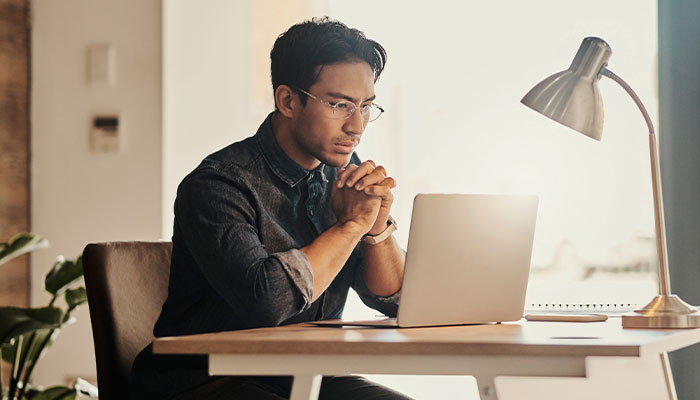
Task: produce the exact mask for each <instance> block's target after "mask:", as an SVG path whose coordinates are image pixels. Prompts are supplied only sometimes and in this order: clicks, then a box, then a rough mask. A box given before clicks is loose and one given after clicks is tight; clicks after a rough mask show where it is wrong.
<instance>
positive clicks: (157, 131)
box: [31, 0, 162, 384]
mask: <svg viewBox="0 0 700 400" xmlns="http://www.w3.org/2000/svg"><path fill="white" fill-rule="evenodd" d="M32 6H33V10H32V12H33V23H32V71H31V73H32V89H31V90H32V92H31V99H32V104H31V110H32V111H31V124H32V140H31V141H32V144H31V151H32V164H31V171H32V172H31V190H32V193H31V215H32V221H31V230H32V231H33V232H36V233H39V234H41V235H44V236H46V237H47V238H49V240H50V241H51V247H50V248H49V249H48V250H44V251H41V252H38V253H36V254H35V255H33V256H32V260H31V276H32V284H31V289H32V294H31V303H32V305H34V306H40V305H45V304H46V303H47V302H48V300H49V297H48V295H47V294H45V292H44V291H43V288H42V284H43V277H44V275H45V273H46V272H47V271H48V269H49V268H50V267H51V265H52V263H53V260H54V257H55V256H56V255H59V254H64V255H65V256H66V257H75V256H77V255H78V254H80V253H81V252H82V250H83V248H84V247H85V245H86V244H87V243H89V242H99V241H110V240H139V239H143V240H155V239H159V238H160V237H161V216H162V213H161V179H162V175H161V4H160V0H148V1H145V0H100V1H95V0H62V1H53V0H35V1H33V2H32ZM98 43H109V44H112V45H113V46H114V48H115V50H116V85H115V87H113V88H109V87H101V88H99V87H91V86H90V85H88V83H87V79H86V76H87V73H86V66H87V47H88V46H89V45H92V44H98ZM100 112H116V113H118V114H119V115H120V116H121V125H122V126H121V134H122V139H123V148H122V151H121V152H119V153H95V152H92V151H91V150H90V147H89V140H88V139H89V126H90V122H91V118H92V116H93V115H94V114H95V113H100ZM75 316H76V317H77V320H78V322H77V323H76V324H75V325H72V326H69V327H66V328H65V329H64V330H63V331H62V332H61V334H60V336H59V337H58V340H57V341H56V344H55V345H54V346H53V348H52V349H51V350H50V351H49V352H48V353H47V355H46V357H45V358H44V360H42V362H41V363H40V364H39V365H38V367H37V369H36V371H35V379H34V380H35V382H36V383H39V384H58V383H64V381H65V380H70V379H71V378H73V377H75V376H82V377H86V378H94V377H95V371H94V369H95V364H94V352H93V345H92V333H91V330H90V320H89V315H88V309H87V307H82V309H81V310H79V311H78V312H77V313H76V314H75Z"/></svg>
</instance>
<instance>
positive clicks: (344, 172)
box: [335, 164, 358, 188]
mask: <svg viewBox="0 0 700 400" xmlns="http://www.w3.org/2000/svg"><path fill="white" fill-rule="evenodd" d="M357 168H358V166H357V165H355V164H348V165H347V166H346V167H345V168H340V169H339V170H338V180H337V181H335V185H336V186H337V187H338V188H342V187H343V186H345V181H346V180H347V179H348V177H349V176H350V174H351V173H352V171H354V170H356V169H357Z"/></svg>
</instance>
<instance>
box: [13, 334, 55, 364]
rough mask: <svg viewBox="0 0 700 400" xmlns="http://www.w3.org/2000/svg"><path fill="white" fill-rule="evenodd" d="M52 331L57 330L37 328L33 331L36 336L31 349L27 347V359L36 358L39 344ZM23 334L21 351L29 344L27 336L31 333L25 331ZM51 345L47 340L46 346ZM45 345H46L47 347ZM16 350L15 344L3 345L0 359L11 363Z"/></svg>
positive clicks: (25, 349)
mask: <svg viewBox="0 0 700 400" xmlns="http://www.w3.org/2000/svg"><path fill="white" fill-rule="evenodd" d="M52 332H58V330H54V331H52V330H51V329H39V330H36V331H34V332H33V333H34V334H36V338H35V339H34V345H33V346H32V348H31V349H29V354H27V360H34V359H38V358H39V357H38V356H39V355H38V354H37V353H38V352H39V351H40V346H41V343H43V342H44V341H45V340H46V337H47V336H49V335H50V334H51V333H52ZM23 336H24V340H22V350H21V351H23V352H24V351H27V346H28V345H29V337H30V336H31V333H27V334H25V335H23ZM50 345H51V342H50V341H49V343H48V346H50ZM48 346H47V347H48ZM16 351H17V345H16V344H15V345H13V346H7V345H5V346H3V348H2V359H3V360H5V361H6V362H8V363H10V364H11V363H12V362H14V360H15V352H16Z"/></svg>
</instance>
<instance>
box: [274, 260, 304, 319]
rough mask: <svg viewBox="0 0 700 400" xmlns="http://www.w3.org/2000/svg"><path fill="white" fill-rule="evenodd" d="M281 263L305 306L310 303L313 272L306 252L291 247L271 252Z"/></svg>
mask: <svg viewBox="0 0 700 400" xmlns="http://www.w3.org/2000/svg"><path fill="white" fill-rule="evenodd" d="M272 256H273V257H275V258H277V259H278V260H279V262H280V264H282V268H283V269H284V271H285V272H286V273H287V276H289V278H290V279H291V280H292V282H293V283H294V285H295V286H296V287H297V289H298V290H299V293H301V296H302V298H303V299H304V302H305V303H306V305H305V307H304V308H306V307H307V306H308V305H309V304H311V299H313V294H314V293H313V292H314V273H313V270H312V269H311V262H310V261H309V259H308V258H307V257H306V254H304V253H303V252H301V251H300V250H298V249H292V250H289V251H285V252H282V253H275V254H272Z"/></svg>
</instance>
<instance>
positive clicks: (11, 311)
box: [0, 307, 63, 352]
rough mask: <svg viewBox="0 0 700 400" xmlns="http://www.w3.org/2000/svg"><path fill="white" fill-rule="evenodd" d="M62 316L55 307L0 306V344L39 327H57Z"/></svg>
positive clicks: (61, 312)
mask: <svg viewBox="0 0 700 400" xmlns="http://www.w3.org/2000/svg"><path fill="white" fill-rule="evenodd" d="M62 318H63V311H62V310H61V309H60V308H57V307H41V308H19V307H0V345H3V347H4V346H5V345H6V344H9V342H10V339H12V338H15V337H17V336H20V335H24V334H26V333H31V332H34V331H36V330H39V329H50V328H58V327H59V326H61V319H62ZM3 352H4V351H3Z"/></svg>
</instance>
